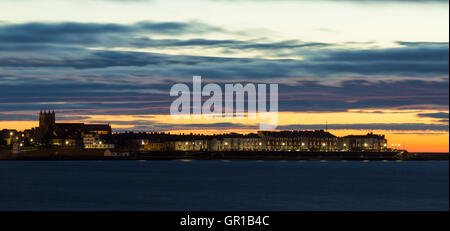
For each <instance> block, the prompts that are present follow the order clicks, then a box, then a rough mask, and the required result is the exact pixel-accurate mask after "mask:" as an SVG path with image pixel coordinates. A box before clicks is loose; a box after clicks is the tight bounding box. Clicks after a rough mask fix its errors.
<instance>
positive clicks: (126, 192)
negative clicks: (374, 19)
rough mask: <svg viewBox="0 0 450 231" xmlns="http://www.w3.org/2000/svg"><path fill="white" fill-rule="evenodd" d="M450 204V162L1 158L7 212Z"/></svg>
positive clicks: (0, 205) (1, 204)
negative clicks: (37, 159) (20, 159)
mask: <svg viewBox="0 0 450 231" xmlns="http://www.w3.org/2000/svg"><path fill="white" fill-rule="evenodd" d="M448 208H449V162H448V161H386V162H381V161H370V162H360V161H328V162H321V161H304V162H302V161H285V162H283V161H187V160H186V161H176V160H173V161H142V160H141V161H138V160H123V161H122V160H104V161H0V210H39V211H42V210H52V211H53V210H64V211H66V210H67V211H73V210H95V211H99V210H107V211H110V210H114V211H117V210H120V211H125V210H146V211H166V210H176V211H187V210H189V211H204V210H207V211H211V210H214V211H216V210H226V211H235V210H238V211H241V210H245V211H249V210H250V211H260V210H264V211H266V210H275V211H380V210H381V211H385V210H394V211H407V210H415V211H417V210H448Z"/></svg>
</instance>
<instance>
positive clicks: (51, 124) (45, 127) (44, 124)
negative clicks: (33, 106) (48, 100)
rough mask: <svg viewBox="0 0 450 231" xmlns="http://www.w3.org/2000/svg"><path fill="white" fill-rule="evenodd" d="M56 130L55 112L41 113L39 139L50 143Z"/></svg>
mask: <svg viewBox="0 0 450 231" xmlns="http://www.w3.org/2000/svg"><path fill="white" fill-rule="evenodd" d="M54 130H55V111H52V112H50V111H48V112H47V111H45V110H44V112H42V110H41V111H40V112H39V138H40V140H41V142H43V143H46V142H48V141H50V137H51V135H52V133H53V131H54Z"/></svg>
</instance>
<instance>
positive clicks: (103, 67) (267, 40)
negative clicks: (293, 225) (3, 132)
mask: <svg viewBox="0 0 450 231" xmlns="http://www.w3.org/2000/svg"><path fill="white" fill-rule="evenodd" d="M448 28H449V4H448V1H447V0H446V1H440V0H431V1H419V0H403V1H400V0H398V1H387V0H382V1H371V0H362V1H356V0H330V1H325V0H323V1H322V0H321V1H308V0H299V1H295V0H281V1H274V0H264V1H256V0H199V1H193V0H178V1H175V0H174V1H161V0H123V1H121V0H94V1H91V0H89V1H88V0H78V1H75V0H73V1H71V0H58V1H56V0H19V1H17V0H14V1H13V0H3V1H1V2H0V129H3V128H8V129H11V128H15V129H19V130H23V129H28V128H31V127H34V126H37V120H38V113H39V110H40V109H52V110H55V112H56V115H57V121H67V122H69V121H70V122H75V121H78V122H88V123H110V124H111V125H112V127H113V129H114V130H115V131H125V130H127V131H131V130H134V131H171V132H184V133H190V132H194V133H218V132H220V133H223V132H244V133H246V132H253V131H256V130H257V129H258V121H253V120H241V121H236V120H208V121H205V120H182V121H179V120H177V121H175V120H173V119H171V117H170V115H169V107H170V104H171V102H172V101H173V100H174V97H170V96H169V90H170V87H171V86H172V85H173V84H175V83H187V84H188V85H190V84H191V83H192V76H193V75H200V76H202V81H203V82H204V83H218V84H225V83H277V84H279V111H280V113H279V126H278V129H324V128H325V123H328V128H329V130H330V132H332V133H333V134H335V135H339V136H341V135H347V134H365V133H367V132H369V131H373V132H374V133H382V134H386V136H387V139H388V141H389V144H396V145H397V144H401V145H402V147H403V145H405V146H406V148H407V149H408V150H409V151H420V152H427V151H429V152H444V151H445V152H448V150H449V143H448V139H449V105H448V104H449V87H448V84H449V66H448V62H449V44H448V42H449V41H448V40H449V29H448Z"/></svg>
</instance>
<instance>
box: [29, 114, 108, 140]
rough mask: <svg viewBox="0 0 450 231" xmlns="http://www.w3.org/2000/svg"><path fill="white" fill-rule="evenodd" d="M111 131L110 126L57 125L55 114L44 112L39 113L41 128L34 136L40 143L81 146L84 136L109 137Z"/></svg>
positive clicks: (37, 129) (36, 130)
mask: <svg viewBox="0 0 450 231" xmlns="http://www.w3.org/2000/svg"><path fill="white" fill-rule="evenodd" d="M111 131H112V130H111V126H110V125H108V124H84V123H56V119H55V112H54V111H48V112H47V111H45V110H44V111H41V112H40V113H39V127H38V128H35V130H34V134H35V137H36V139H37V140H38V141H39V142H40V143H44V144H48V143H50V144H55V145H61V146H80V145H83V135H84V134H88V133H92V134H100V135H107V134H111Z"/></svg>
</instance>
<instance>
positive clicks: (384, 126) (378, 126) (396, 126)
mask: <svg viewBox="0 0 450 231" xmlns="http://www.w3.org/2000/svg"><path fill="white" fill-rule="evenodd" d="M324 128H325V125H324V124H312V125H300V124H299V125H286V126H278V128H277V129H324ZM448 128H449V127H448V125H442V124H423V123H392V124H390V123H373V124H328V129H331V130H348V129H351V130H394V131H395V130H398V131H427V130H428V131H448Z"/></svg>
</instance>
